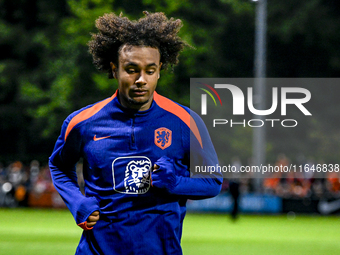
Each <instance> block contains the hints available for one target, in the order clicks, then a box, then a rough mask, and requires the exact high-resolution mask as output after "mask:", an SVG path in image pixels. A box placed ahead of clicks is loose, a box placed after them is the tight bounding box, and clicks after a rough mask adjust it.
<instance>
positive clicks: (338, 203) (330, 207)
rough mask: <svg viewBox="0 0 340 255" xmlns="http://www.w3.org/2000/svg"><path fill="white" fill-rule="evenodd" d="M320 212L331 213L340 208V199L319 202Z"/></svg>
mask: <svg viewBox="0 0 340 255" xmlns="http://www.w3.org/2000/svg"><path fill="white" fill-rule="evenodd" d="M318 209H319V212H321V213H322V214H330V213H332V212H335V211H337V210H339V209H340V199H338V200H335V201H332V202H327V201H322V200H321V201H320V202H319V204H318Z"/></svg>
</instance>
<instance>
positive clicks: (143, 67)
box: [110, 45, 162, 111]
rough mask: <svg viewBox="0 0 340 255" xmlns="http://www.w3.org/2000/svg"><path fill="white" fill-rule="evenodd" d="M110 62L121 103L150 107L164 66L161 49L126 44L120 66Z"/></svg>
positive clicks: (141, 109) (120, 58)
mask: <svg viewBox="0 0 340 255" xmlns="http://www.w3.org/2000/svg"><path fill="white" fill-rule="evenodd" d="M110 64H111V68H112V71H113V72H114V77H115V78H116V79H117V80H118V90H119V100H120V103H121V104H122V105H123V106H124V107H126V108H130V109H136V110H139V111H145V110H147V109H149V108H150V106H151V103H152V98H153V92H154V91H155V89H156V86H157V82H158V79H159V72H160V68H161V66H162V63H161V62H160V53H159V50H158V49H156V48H151V47H145V46H127V45H124V46H123V47H122V49H121V50H120V52H119V57H118V67H117V66H116V65H115V64H113V63H110Z"/></svg>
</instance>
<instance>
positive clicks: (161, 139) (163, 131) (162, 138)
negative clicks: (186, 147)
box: [155, 127, 172, 150]
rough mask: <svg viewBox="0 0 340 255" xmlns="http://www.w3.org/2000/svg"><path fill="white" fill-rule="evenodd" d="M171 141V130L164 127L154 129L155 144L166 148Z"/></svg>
mask: <svg viewBox="0 0 340 255" xmlns="http://www.w3.org/2000/svg"><path fill="white" fill-rule="evenodd" d="M171 143H172V131H171V130H170V129H167V128H165V127H161V128H157V129H156V130H155V144H156V145H157V146H158V147H159V148H161V149H162V150H164V149H166V148H168V147H169V146H170V145H171Z"/></svg>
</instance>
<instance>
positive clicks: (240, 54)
mask: <svg viewBox="0 0 340 255" xmlns="http://www.w3.org/2000/svg"><path fill="white" fill-rule="evenodd" d="M255 5H256V2H254V1H250V0H209V1H207V0H195V1H194V0H182V1H175V0H157V1H155V0H105V1H103V0H55V1H50V0H0V32H1V33H0V53H1V54H0V122H1V129H0V134H1V135H0V136H1V137H0V141H1V147H0V161H1V162H3V163H8V162H10V161H13V160H21V161H24V162H29V161H31V160H32V159H38V160H39V161H41V162H47V158H48V156H49V155H50V153H51V152H52V149H53V146H54V143H55V141H56V139H57V137H58V135H59V132H60V127H61V124H62V122H63V120H64V119H65V118H66V117H67V115H69V114H70V113H71V112H72V111H74V110H77V109H79V108H81V107H83V106H86V105H88V104H91V103H94V102H96V101H99V100H102V99H104V98H106V97H108V96H110V95H111V94H113V93H114V91H115V89H116V87H117V84H116V82H115V81H113V80H109V79H107V75H106V74H104V73H100V72H98V71H97V70H96V69H95V67H94V66H93V65H92V58H91V56H90V54H89V53H88V49H87V42H88V41H89V40H90V33H91V32H96V30H95V26H94V21H95V19H96V18H98V17H99V16H101V15H103V14H104V13H107V12H115V13H116V14H119V13H120V12H123V14H124V15H125V16H128V17H129V18H132V19H138V18H140V17H142V16H143V14H142V11H144V10H147V11H149V12H155V11H162V12H164V13H165V14H166V15H167V16H168V17H174V18H179V19H182V21H183V24H184V26H183V28H182V30H181V32H180V34H181V36H182V37H183V38H184V39H185V40H186V41H187V42H188V43H189V44H191V45H192V46H194V47H195V49H186V50H185V51H184V52H183V53H182V55H181V57H180V63H179V65H178V66H176V67H175V69H174V72H171V70H169V71H165V72H164V73H163V74H162V78H161V79H160V82H159V86H158V88H157V90H158V92H159V93H160V94H163V95H165V96H167V97H169V98H171V99H174V100H175V101H178V102H180V103H182V104H185V105H189V85H190V77H196V78H199V77H253V57H254V20H255ZM339 13H340V2H339V1H337V0H308V1H296V0H286V1H280V0H269V1H268V34H267V40H268V41H267V46H268V49H267V52H268V56H267V76H268V77H339V76H340V47H339V45H340V33H339V31H340V16H339ZM312 90H313V92H312V96H313V95H316V94H317V95H320V96H319V97H318V99H317V100H316V101H315V102H316V103H315V104H314V106H313V117H314V118H313V120H314V122H312V121H311V122H310V123H309V124H308V130H305V131H304V133H303V135H304V136H306V138H307V139H309V141H311V142H310V143H306V144H303V143H302V144H301V143H300V144H297V141H299V137H300V136H301V134H300V133H299V132H296V133H294V132H291V130H289V131H290V133H287V134H285V133H280V134H277V133H273V132H271V131H268V141H267V142H268V159H269V160H270V159H274V158H275V157H276V155H277V153H280V152H282V151H284V152H285V153H286V154H288V156H290V157H295V156H296V155H297V154H298V150H299V151H303V152H305V153H307V154H308V156H312V157H315V158H320V157H322V158H323V159H325V160H333V159H337V158H338V157H339V156H340V155H338V154H339V144H340V131H339V129H338V125H339V124H340V123H339V121H337V120H339V118H337V117H336V115H337V113H338V112H339V111H340V104H337V105H334V104H333V105H327V102H329V101H330V98H332V100H333V101H332V102H336V101H339V100H337V97H338V95H340V87H335V86H333V88H332V89H329V90H325V89H323V88H322V87H320V86H319V87H315V88H313V89H312ZM324 104H325V105H326V106H327V107H320V105H324ZM315 119H316V121H315ZM251 135H252V133H251V131H250V130H249V129H247V128H245V129H244V130H241V131H240V130H235V131H234V133H232V134H231V135H230V136H229V137H228V138H227V142H228V146H227V147H226V149H227V150H231V151H232V154H237V153H243V155H241V157H243V158H249V157H250V156H251V155H250V153H251V141H252V139H251ZM231 156H233V155H231ZM332 163H339V162H334V161H333V162H332Z"/></svg>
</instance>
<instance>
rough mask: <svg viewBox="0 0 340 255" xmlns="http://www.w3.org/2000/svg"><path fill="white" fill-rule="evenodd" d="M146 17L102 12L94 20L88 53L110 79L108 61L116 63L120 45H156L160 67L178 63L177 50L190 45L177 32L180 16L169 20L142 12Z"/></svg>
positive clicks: (156, 14)
mask: <svg viewBox="0 0 340 255" xmlns="http://www.w3.org/2000/svg"><path fill="white" fill-rule="evenodd" d="M143 13H144V14H145V17H143V18H140V19H139V20H138V21H131V20H129V19H128V18H126V17H123V15H122V14H120V15H119V16H117V15H115V14H114V13H109V14H104V15H103V16H102V17H99V18H98V19H97V20H96V27H97V29H98V30H99V32H98V33H96V34H92V40H91V41H89V43H88V46H89V52H90V53H91V54H92V57H93V63H94V64H95V66H96V67H97V68H98V69H99V70H101V71H103V72H107V73H108V74H109V78H113V76H112V71H111V68H110V62H113V63H115V64H117V63H118V55H119V51H120V49H121V48H122V46H123V45H131V46H147V47H153V48H157V49H158V50H159V52H160V55H161V59H160V61H161V62H162V63H163V64H162V67H161V69H166V68H167V67H168V66H169V65H170V66H174V65H176V64H177V63H178V56H179V53H180V52H181V51H182V50H183V48H184V47H185V46H189V45H188V44H187V43H186V42H185V41H183V40H182V39H181V38H180V37H179V36H178V35H177V34H178V32H179V30H180V28H181V27H182V21H181V20H180V19H177V20H174V19H173V18H170V19H168V18H167V17H166V16H165V14H164V13H162V12H156V13H148V12H146V11H144V12H143Z"/></svg>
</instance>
